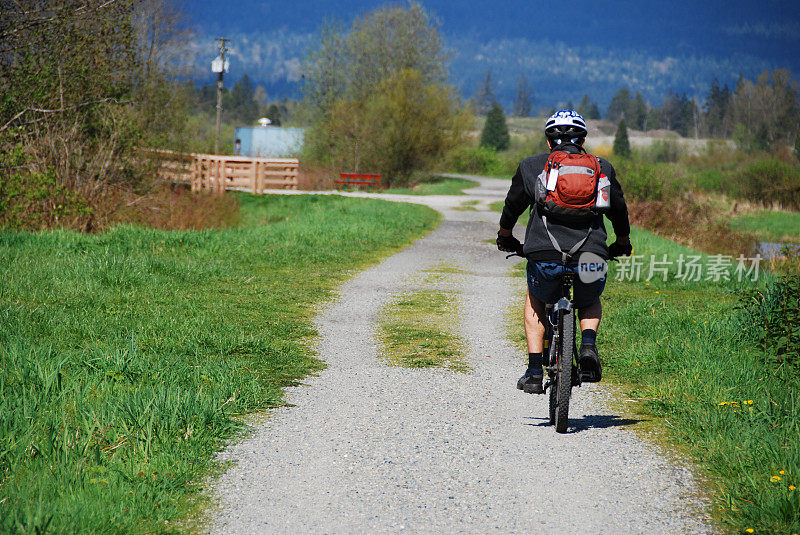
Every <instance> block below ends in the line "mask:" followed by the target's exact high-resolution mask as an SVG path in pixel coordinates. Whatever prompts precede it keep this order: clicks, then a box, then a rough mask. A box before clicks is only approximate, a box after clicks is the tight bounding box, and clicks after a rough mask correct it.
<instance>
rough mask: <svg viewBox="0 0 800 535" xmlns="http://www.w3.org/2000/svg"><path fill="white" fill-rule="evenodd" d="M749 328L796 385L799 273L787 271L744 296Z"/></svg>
mask: <svg viewBox="0 0 800 535" xmlns="http://www.w3.org/2000/svg"><path fill="white" fill-rule="evenodd" d="M743 301H744V309H745V311H746V312H747V313H748V316H749V317H748V321H746V322H745V323H746V324H748V325H750V326H752V327H751V329H752V332H753V334H754V335H755V337H756V338H757V339H758V341H759V344H760V345H761V347H762V348H763V349H764V358H765V359H766V361H767V363H768V364H771V365H773V366H774V367H775V368H776V369H777V370H778V371H780V370H781V369H782V370H783V371H786V372H788V374H789V377H792V378H793V380H794V382H795V387H797V381H798V380H800V275H786V276H784V277H782V278H780V279H779V280H777V281H775V282H774V283H771V284H770V285H769V286H768V287H767V289H766V291H763V292H761V291H754V292H751V293H749V294H747V295H746V296H745V297H744V298H743Z"/></svg>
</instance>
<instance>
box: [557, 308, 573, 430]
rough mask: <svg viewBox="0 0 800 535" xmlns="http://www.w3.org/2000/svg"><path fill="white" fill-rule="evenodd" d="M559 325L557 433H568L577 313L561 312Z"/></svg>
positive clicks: (570, 311)
mask: <svg viewBox="0 0 800 535" xmlns="http://www.w3.org/2000/svg"><path fill="white" fill-rule="evenodd" d="M559 315H560V316H561V317H560V318H559V321H558V324H559V327H560V328H561V336H559V339H558V362H557V363H556V384H555V385H553V386H554V387H555V388H556V411H555V412H556V414H555V425H556V433H566V432H567V425H568V421H569V397H570V395H571V393H572V348H573V345H574V344H575V312H574V311H573V310H569V311H567V312H560V313H559Z"/></svg>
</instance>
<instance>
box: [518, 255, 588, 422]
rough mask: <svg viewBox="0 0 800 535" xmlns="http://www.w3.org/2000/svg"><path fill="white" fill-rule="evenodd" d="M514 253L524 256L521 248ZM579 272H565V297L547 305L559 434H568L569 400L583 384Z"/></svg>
mask: <svg viewBox="0 0 800 535" xmlns="http://www.w3.org/2000/svg"><path fill="white" fill-rule="evenodd" d="M512 256H522V257H523V258H524V255H522V254H521V251H518V252H515V253H512V254H510V255H508V256H507V257H506V258H511V257H512ZM576 276H577V275H576V274H575V273H572V272H570V271H565V272H564V273H563V275H562V276H561V282H560V285H561V292H560V295H561V297H560V298H559V300H558V301H556V303H554V304H546V305H545V316H546V318H547V321H546V322H545V336H544V351H543V352H542V361H543V362H542V363H543V365H544V368H545V371H546V372H547V380H546V381H545V383H544V385H543V388H544V393H547V390H548V389H549V390H550V395H549V415H550V425H554V426H555V428H556V433H566V432H567V427H568V424H569V401H570V397H571V395H572V387H573V386H580V385H581V383H582V381H581V373H580V369H579V367H578V365H577V364H576V363H577V360H578V348H577V345H576V343H575V315H576V311H575V305H574V304H573V302H572V287H573V282H574V280H575V277H576Z"/></svg>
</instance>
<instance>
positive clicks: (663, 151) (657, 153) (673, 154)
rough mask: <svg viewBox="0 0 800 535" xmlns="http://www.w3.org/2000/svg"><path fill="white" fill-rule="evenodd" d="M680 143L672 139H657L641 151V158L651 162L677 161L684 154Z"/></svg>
mask: <svg viewBox="0 0 800 535" xmlns="http://www.w3.org/2000/svg"><path fill="white" fill-rule="evenodd" d="M684 152H685V151H684V149H683V147H682V146H681V145H679V144H678V143H676V142H675V141H672V140H663V141H662V140H658V141H655V142H654V143H653V144H651V145H650V146H649V147H647V148H646V149H644V150H643V151H642V158H643V159H645V160H648V161H651V162H658V163H665V162H670V163H671V162H677V161H678V160H680V159H681V156H682V155H683V154H684Z"/></svg>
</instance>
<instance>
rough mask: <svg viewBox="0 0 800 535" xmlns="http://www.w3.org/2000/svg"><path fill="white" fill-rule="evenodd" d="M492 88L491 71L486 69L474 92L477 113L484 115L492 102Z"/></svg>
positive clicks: (493, 98) (493, 99)
mask: <svg viewBox="0 0 800 535" xmlns="http://www.w3.org/2000/svg"><path fill="white" fill-rule="evenodd" d="M494 101H495V97H494V89H493V88H492V71H491V70H488V71H486V75H485V76H484V77H483V80H482V81H481V85H480V86H479V87H478V92H477V93H476V94H475V112H476V113H477V114H479V115H486V114H487V113H489V109H490V108H491V107H492V104H494Z"/></svg>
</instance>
